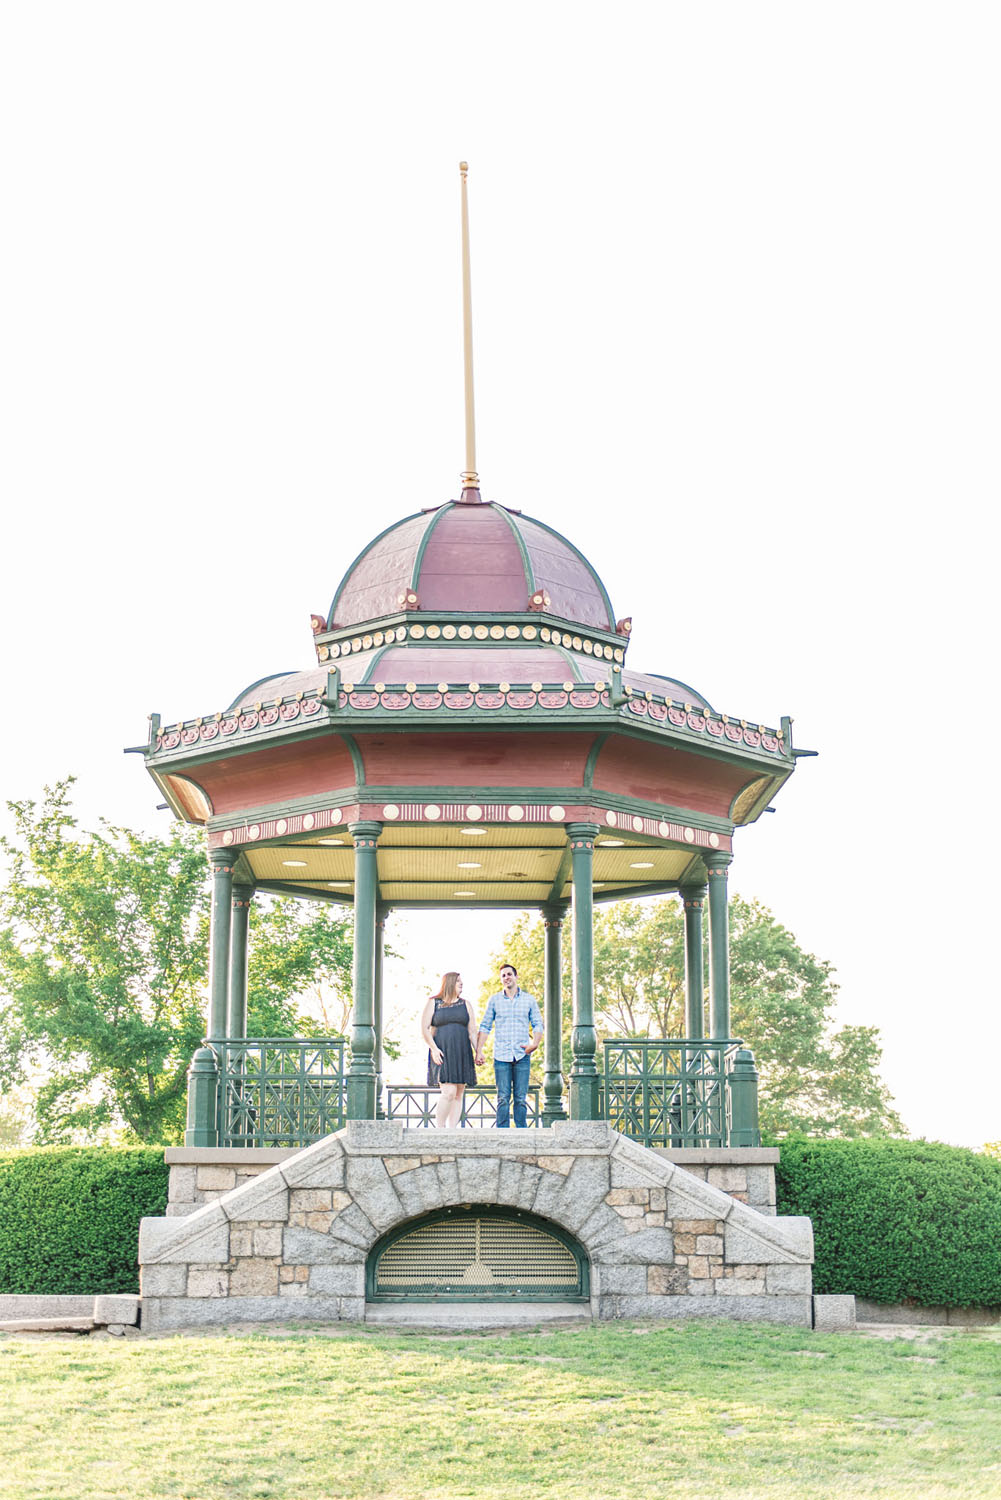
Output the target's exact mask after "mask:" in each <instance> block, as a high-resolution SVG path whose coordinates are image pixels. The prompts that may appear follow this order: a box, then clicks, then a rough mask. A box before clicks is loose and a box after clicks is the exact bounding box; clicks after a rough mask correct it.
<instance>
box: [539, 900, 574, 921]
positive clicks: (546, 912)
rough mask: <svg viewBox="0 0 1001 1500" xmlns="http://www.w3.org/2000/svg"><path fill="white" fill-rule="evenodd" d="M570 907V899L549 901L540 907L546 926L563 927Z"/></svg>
mask: <svg viewBox="0 0 1001 1500" xmlns="http://www.w3.org/2000/svg"><path fill="white" fill-rule="evenodd" d="M569 908H570V903H569V902H568V901H547V902H545V904H544V905H543V906H540V907H539V910H540V912H541V913H542V921H543V924H544V925H545V926H546V927H562V926H563V923H564V922H565V921H566V915H567V912H568V910H569Z"/></svg>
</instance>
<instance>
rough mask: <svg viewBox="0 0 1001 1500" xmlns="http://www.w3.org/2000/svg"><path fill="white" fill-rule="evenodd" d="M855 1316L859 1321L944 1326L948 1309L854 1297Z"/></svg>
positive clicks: (946, 1321) (947, 1318) (947, 1317)
mask: <svg viewBox="0 0 1001 1500" xmlns="http://www.w3.org/2000/svg"><path fill="white" fill-rule="evenodd" d="M855 1318H856V1321H857V1322H859V1323H934V1324H939V1325H942V1326H944V1325H945V1324H946V1323H948V1321H949V1310H948V1309H947V1308H944V1307H918V1306H917V1304H916V1303H913V1302H870V1301H869V1300H868V1299H867V1298H866V1297H856V1298H855Z"/></svg>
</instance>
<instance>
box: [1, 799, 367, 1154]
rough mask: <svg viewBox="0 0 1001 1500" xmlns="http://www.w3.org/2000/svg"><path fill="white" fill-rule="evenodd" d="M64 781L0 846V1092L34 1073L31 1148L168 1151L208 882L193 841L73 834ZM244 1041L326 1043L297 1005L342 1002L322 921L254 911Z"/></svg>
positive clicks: (321, 915) (347, 949)
mask: <svg viewBox="0 0 1001 1500" xmlns="http://www.w3.org/2000/svg"><path fill="white" fill-rule="evenodd" d="M71 784H72V783H71V780H67V781H64V782H60V783H57V785H56V786H54V787H52V788H46V791H45V796H44V798H43V800H42V801H41V802H40V803H35V802H33V801H24V802H10V803H8V807H9V809H10V812H11V814H12V816H13V820H14V831H13V834H12V836H10V837H6V838H3V839H0V849H2V850H3V853H4V855H5V857H6V862H7V865H8V878H7V882H6V885H5V886H4V887H3V889H2V890H0V1083H3V1084H5V1085H7V1086H11V1085H14V1084H17V1083H18V1082H19V1081H22V1080H23V1079H24V1078H25V1077H27V1076H29V1075H30V1074H32V1073H33V1072H38V1070H42V1072H43V1073H44V1075H45V1077H44V1081H43V1082H42V1083H41V1085H40V1086H39V1087H38V1089H37V1096H36V1102H35V1139H36V1140H37V1141H40V1142H59V1141H66V1140H71V1139H74V1138H76V1137H78V1136H79V1135H80V1134H81V1133H85V1134H86V1135H87V1136H88V1137H90V1138H93V1137H94V1136H95V1135H98V1134H105V1135H107V1134H108V1133H109V1132H110V1133H112V1134H116V1135H118V1136H119V1137H121V1136H124V1137H125V1138H132V1139H136V1140H140V1141H149V1142H165V1143H169V1142H170V1141H175V1140H178V1139H180V1136H181V1133H182V1131H183V1124H184V1105H185V1094H186V1076H187V1069H188V1064H189V1063H190V1060H191V1057H192V1054H193V1052H194V1051H195V1049H196V1048H197V1047H198V1045H199V1043H200V1041H201V1038H202V1037H203V1035H204V1031H205V1012H206V970H207V948H208V907H209V892H208V870H207V865H206V860H205V852H204V844H203V840H202V837H201V835H200V834H199V833H198V832H197V831H195V830H192V829H189V828H186V827H184V826H175V827H174V828H173V829H172V830H171V832H170V833H169V835H167V836H165V837H161V838H152V837H146V836H144V835H141V834H137V833H135V832H133V831H131V830H129V829H127V828H118V827H116V826H114V825H112V824H110V823H107V822H105V821H103V820H102V823H101V826H100V829H99V830H98V831H97V832H93V833H80V832H78V831H77V824H76V820H75V818H74V817H73V815H72V812H71V810H70V786H71ZM250 955H251V956H250V976H249V987H248V1009H249V1023H248V1025H249V1030H250V1032H251V1034H252V1035H255V1034H256V1035H258V1036H262V1035H263V1036H289V1035H295V1034H297V1033H300V1034H302V1033H306V1034H310V1035H316V1034H317V1033H318V1032H322V1033H323V1034H328V1035H329V1032H327V1031H326V1030H325V1028H324V1025H323V1018H322V1017H321V1018H320V1019H317V1018H314V1017H310V1016H309V1015H308V1014H306V1013H304V1012H303V1011H302V1010H301V1009H300V1007H299V1005H298V1004H297V999H296V997H298V996H301V995H302V993H303V991H304V990H305V989H307V988H308V987H309V986H313V987H317V986H320V987H321V992H326V991H333V993H334V994H335V995H343V994H345V993H347V992H348V990H349V986H350V966H351V927H350V923H349V922H348V921H346V920H345V919H344V918H343V917H341V916H339V915H337V914H336V913H334V912H332V911H331V910H330V909H328V908H325V907H307V906H304V905H300V903H298V902H296V901H290V900H275V901H270V900H269V901H266V902H264V903H258V902H255V905H254V907H253V908H252V912H251V940H250Z"/></svg>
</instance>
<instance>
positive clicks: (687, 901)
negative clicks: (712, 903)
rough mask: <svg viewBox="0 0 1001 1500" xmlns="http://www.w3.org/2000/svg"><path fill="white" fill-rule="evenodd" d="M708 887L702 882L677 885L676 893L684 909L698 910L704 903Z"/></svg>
mask: <svg viewBox="0 0 1001 1500" xmlns="http://www.w3.org/2000/svg"><path fill="white" fill-rule="evenodd" d="M708 890H709V887H708V886H707V885H706V884H705V883H704V882H701V881H700V882H699V884H698V885H679V886H678V895H679V896H680V897H681V903H682V905H683V906H684V908H685V910H686V911H693V910H698V908H699V907H701V906H704V905H705V900H706V895H707V893H708Z"/></svg>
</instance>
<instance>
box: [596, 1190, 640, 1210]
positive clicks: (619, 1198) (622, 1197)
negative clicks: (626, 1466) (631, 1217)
mask: <svg viewBox="0 0 1001 1500" xmlns="http://www.w3.org/2000/svg"><path fill="white" fill-rule="evenodd" d="M605 1202H606V1203H607V1204H608V1205H609V1207H610V1208H619V1207H621V1206H622V1205H623V1204H632V1205H635V1204H642V1205H644V1206H647V1205H648V1204H649V1202H650V1189H649V1188H648V1187H613V1188H610V1189H609V1191H608V1192H607V1193H606V1194H605Z"/></svg>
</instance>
